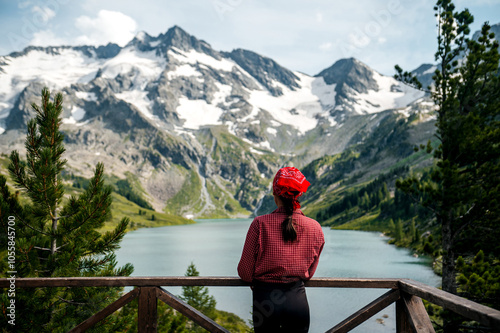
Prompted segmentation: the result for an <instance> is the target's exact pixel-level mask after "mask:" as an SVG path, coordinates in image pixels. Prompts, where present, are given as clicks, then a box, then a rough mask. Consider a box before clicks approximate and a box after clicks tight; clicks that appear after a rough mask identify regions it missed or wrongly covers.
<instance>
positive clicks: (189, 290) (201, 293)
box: [182, 263, 217, 332]
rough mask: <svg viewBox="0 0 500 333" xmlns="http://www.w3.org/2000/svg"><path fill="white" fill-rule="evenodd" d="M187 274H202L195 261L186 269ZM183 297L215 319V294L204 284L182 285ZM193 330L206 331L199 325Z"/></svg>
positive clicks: (188, 302) (185, 300)
mask: <svg viewBox="0 0 500 333" xmlns="http://www.w3.org/2000/svg"><path fill="white" fill-rule="evenodd" d="M185 276H200V273H199V272H198V271H197V270H196V266H195V265H194V263H191V264H190V265H189V267H188V269H187V271H186V274H185ZM182 299H183V300H184V302H186V303H187V304H189V305H191V306H192V307H194V308H196V309H197V310H199V311H201V312H203V313H204V314H205V315H206V316H208V317H210V318H212V319H215V317H216V316H217V314H216V310H215V305H216V301H215V298H214V297H213V296H211V295H210V294H209V293H208V288H207V287H203V286H185V287H182ZM192 332H205V330H204V329H203V328H201V327H199V326H195V327H194V328H193V329H192Z"/></svg>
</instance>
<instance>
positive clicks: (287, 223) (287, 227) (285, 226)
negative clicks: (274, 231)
mask: <svg viewBox="0 0 500 333" xmlns="http://www.w3.org/2000/svg"><path fill="white" fill-rule="evenodd" d="M280 199H281V201H282V202H283V205H284V208H285V212H286V215H287V217H286V218H285V219H284V220H283V222H282V223H281V228H282V233H283V239H284V240H285V242H293V241H295V240H297V231H296V230H295V227H294V225H293V217H292V216H293V199H289V198H284V197H280Z"/></svg>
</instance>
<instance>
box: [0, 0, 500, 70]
mask: <svg viewBox="0 0 500 333" xmlns="http://www.w3.org/2000/svg"><path fill="white" fill-rule="evenodd" d="M434 4H435V1H434V0H418V1H410V0H356V1H354V0H351V1H344V0H343V1H337V0H308V1H305V0H273V1H265V0H183V1H179V0H140V1H137V0H80V1H76V0H19V1H14V0H0V27H1V31H2V33H1V34H0V55H7V54H9V53H10V52H13V51H20V50H22V49H23V48H24V47H26V46H28V45H42V46H48V45H63V44H64V45H79V44H93V45H102V44H106V43H108V42H115V43H117V44H120V45H124V44H126V43H127V42H128V41H129V40H130V39H132V38H133V36H134V35H135V34H136V33H137V32H139V31H146V32H147V33H149V34H150V35H152V36H156V35H158V34H160V33H163V32H165V31H167V30H168V29H169V28H170V27H172V26H174V25H178V26H180V27H181V28H183V29H184V30H186V31H187V32H188V33H190V34H192V35H194V36H195V37H197V38H199V39H203V40H205V41H206V42H208V43H210V44H211V45H212V47H213V48H214V49H216V50H221V51H231V50H232V49H235V48H244V49H249V50H252V51H255V52H257V53H259V54H261V55H264V56H267V57H270V58H273V59H274V60H276V61H277V62H278V63H280V64H281V65H283V66H285V67H287V68H289V69H291V70H297V71H301V72H304V73H307V74H310V75H314V74H317V73H318V72H319V71H321V70H322V69H325V68H327V67H329V66H331V65H332V64H333V63H334V62H335V61H337V60H339V59H341V58H346V57H355V58H357V59H359V60H361V61H363V62H364V63H366V64H368V65H369V66H370V67H372V68H374V69H375V70H377V71H379V72H381V73H383V74H386V75H392V74H393V73H394V70H393V68H394V65H395V64H399V65H401V66H402V67H403V68H404V69H408V70H411V69H414V68H416V67H418V66H419V65H420V64H422V63H429V62H433V61H434V52H435V48H436V26H435V18H434V12H433V9H432V8H433V6H434ZM455 4H456V5H457V7H458V8H459V9H463V8H465V7H467V8H469V10H470V11H471V12H472V14H473V15H474V17H475V23H474V24H473V26H472V28H473V29H472V30H473V31H475V30H478V29H479V28H480V26H481V24H482V23H483V22H485V21H489V22H490V23H492V24H494V23H500V0H476V1H471V0H468V1H467V0H456V1H455Z"/></svg>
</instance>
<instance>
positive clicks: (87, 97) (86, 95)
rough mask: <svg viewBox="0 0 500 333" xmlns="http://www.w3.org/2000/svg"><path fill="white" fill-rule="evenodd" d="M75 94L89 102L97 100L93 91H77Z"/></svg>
mask: <svg viewBox="0 0 500 333" xmlns="http://www.w3.org/2000/svg"><path fill="white" fill-rule="evenodd" d="M75 94H76V97H78V98H79V99H83V100H86V101H89V102H97V96H96V94H95V93H93V92H86V91H77V92H76V93H75Z"/></svg>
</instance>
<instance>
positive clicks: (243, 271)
mask: <svg viewBox="0 0 500 333" xmlns="http://www.w3.org/2000/svg"><path fill="white" fill-rule="evenodd" d="M258 224H259V222H258V220H257V219H255V220H253V222H252V224H251V225H250V228H249V229H248V233H247V238H246V240H245V245H244V246H243V252H242V254H241V259H240V263H239V264H238V275H239V276H240V278H241V279H242V280H243V281H246V282H252V280H253V276H254V272H255V262H256V260H257V254H258V251H259V225H258Z"/></svg>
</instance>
